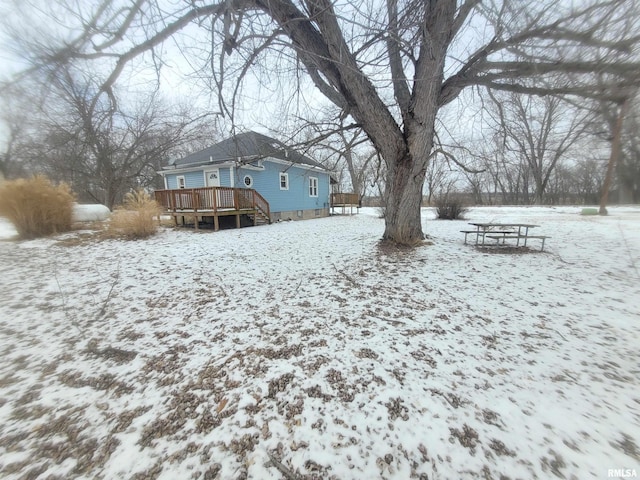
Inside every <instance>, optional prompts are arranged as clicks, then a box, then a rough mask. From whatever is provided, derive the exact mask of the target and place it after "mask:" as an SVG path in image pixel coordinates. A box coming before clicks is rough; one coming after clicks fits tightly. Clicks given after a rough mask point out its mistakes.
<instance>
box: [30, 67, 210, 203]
mask: <svg viewBox="0 0 640 480" xmlns="http://www.w3.org/2000/svg"><path fill="white" fill-rule="evenodd" d="M47 78H48V79H51V80H50V82H49V83H48V85H47V91H46V95H45V97H44V100H43V101H42V102H40V103H39V104H37V105H35V107H36V108H34V109H33V110H31V111H30V112H29V111H25V113H31V114H33V116H34V118H36V119H37V120H34V124H35V127H34V128H32V129H31V132H30V137H29V138H28V139H27V138H24V139H22V144H23V147H24V149H23V150H24V151H23V152H22V154H21V155H22V159H23V163H25V164H28V165H29V167H30V169H31V170H33V171H39V172H45V173H46V174H47V175H48V176H49V177H50V178H52V179H54V180H58V181H65V182H68V183H69V184H70V185H71V186H72V188H73V189H74V191H76V193H77V194H78V195H79V198H80V200H81V201H92V202H97V203H102V204H104V205H106V206H107V207H109V208H110V209H111V208H113V207H114V206H115V205H116V204H118V203H120V202H121V201H122V198H123V196H124V195H125V194H126V193H127V192H128V191H130V190H132V189H136V188H140V187H142V188H145V187H158V186H159V185H157V184H155V182H156V181H157V178H158V175H157V173H156V172H157V170H159V169H160V168H161V166H162V165H163V164H164V163H166V162H167V160H168V155H170V154H171V153H172V152H175V151H176V150H177V149H178V148H179V147H180V146H182V145H184V144H185V142H189V141H191V140H193V139H194V138H198V137H200V136H203V135H204V131H205V129H207V126H206V125H205V122H204V121H203V120H204V118H206V117H208V115H207V116H204V117H203V116H196V115H194V112H193V111H187V110H185V109H183V111H182V113H180V112H179V111H177V110H175V109H173V108H171V107H169V106H168V105H165V104H163V103H162V102H161V101H160V100H159V98H157V96H156V95H155V94H152V95H149V96H145V97H144V98H142V99H138V102H137V104H136V105H134V106H133V107H131V108H124V107H123V105H114V104H111V103H110V102H104V101H96V94H98V93H99V85H96V84H95V83H94V82H93V81H92V79H91V76H90V75H83V74H81V73H80V72H77V71H73V70H72V69H70V68H65V69H59V70H58V71H57V74H56V75H55V76H50V77H47ZM25 108H26V107H25ZM174 108H175V107H174ZM208 130H210V128H208ZM208 133H210V132H208Z"/></svg>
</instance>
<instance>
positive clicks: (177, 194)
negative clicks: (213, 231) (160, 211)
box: [155, 187, 271, 220]
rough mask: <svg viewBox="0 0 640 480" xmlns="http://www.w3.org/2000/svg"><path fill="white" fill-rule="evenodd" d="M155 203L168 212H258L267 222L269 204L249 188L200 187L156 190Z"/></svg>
mask: <svg viewBox="0 0 640 480" xmlns="http://www.w3.org/2000/svg"><path fill="white" fill-rule="evenodd" d="M155 197H156V201H157V202H158V203H159V204H160V206H162V207H164V208H165V209H167V210H168V211H170V212H180V211H192V212H194V213H195V212H199V211H200V212H202V211H205V210H206V211H211V212H213V213H216V212H218V211H220V210H238V211H239V210H249V209H251V210H259V211H261V212H262V213H263V214H264V215H265V216H266V217H267V218H268V219H269V220H270V219H271V212H270V209H269V202H267V201H266V200H265V199H264V197H263V196H262V195H260V194H259V193H258V192H256V191H255V190H253V189H251V188H232V187H201V188H180V189H175V190H156V191H155Z"/></svg>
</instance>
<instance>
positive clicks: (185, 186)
mask: <svg viewBox="0 0 640 480" xmlns="http://www.w3.org/2000/svg"><path fill="white" fill-rule="evenodd" d="M180 180H182V186H180ZM176 188H179V189H181V188H187V179H186V178H185V177H184V175H177V176H176Z"/></svg>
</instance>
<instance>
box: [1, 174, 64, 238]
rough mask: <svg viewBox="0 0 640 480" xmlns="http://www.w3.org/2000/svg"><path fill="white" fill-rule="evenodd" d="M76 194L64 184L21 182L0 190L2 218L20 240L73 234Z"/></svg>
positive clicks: (40, 178)
mask: <svg viewBox="0 0 640 480" xmlns="http://www.w3.org/2000/svg"><path fill="white" fill-rule="evenodd" d="M74 200H75V196H74V194H73V193H72V192H71V189H70V188H69V186H68V185H67V184H65V183H61V184H59V185H54V184H53V183H52V182H51V181H50V180H49V179H48V178H47V177H45V176H42V175H37V176H35V177H33V178H28V179H24V178H21V179H18V180H13V181H9V182H6V183H3V184H2V186H0V215H1V216H3V217H6V218H7V219H8V220H9V221H10V222H11V223H12V224H13V225H14V227H15V228H16V230H17V231H18V235H19V236H20V238H38V237H44V236H46V235H51V234H54V233H60V232H66V231H69V230H71V224H72V214H73V203H74Z"/></svg>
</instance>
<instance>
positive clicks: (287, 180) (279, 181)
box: [278, 172, 289, 190]
mask: <svg viewBox="0 0 640 480" xmlns="http://www.w3.org/2000/svg"><path fill="white" fill-rule="evenodd" d="M283 177H284V179H285V183H286V186H284V187H283V186H282V178H283ZM278 184H279V185H280V190H289V174H288V173H286V172H280V175H279V176H278Z"/></svg>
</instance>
